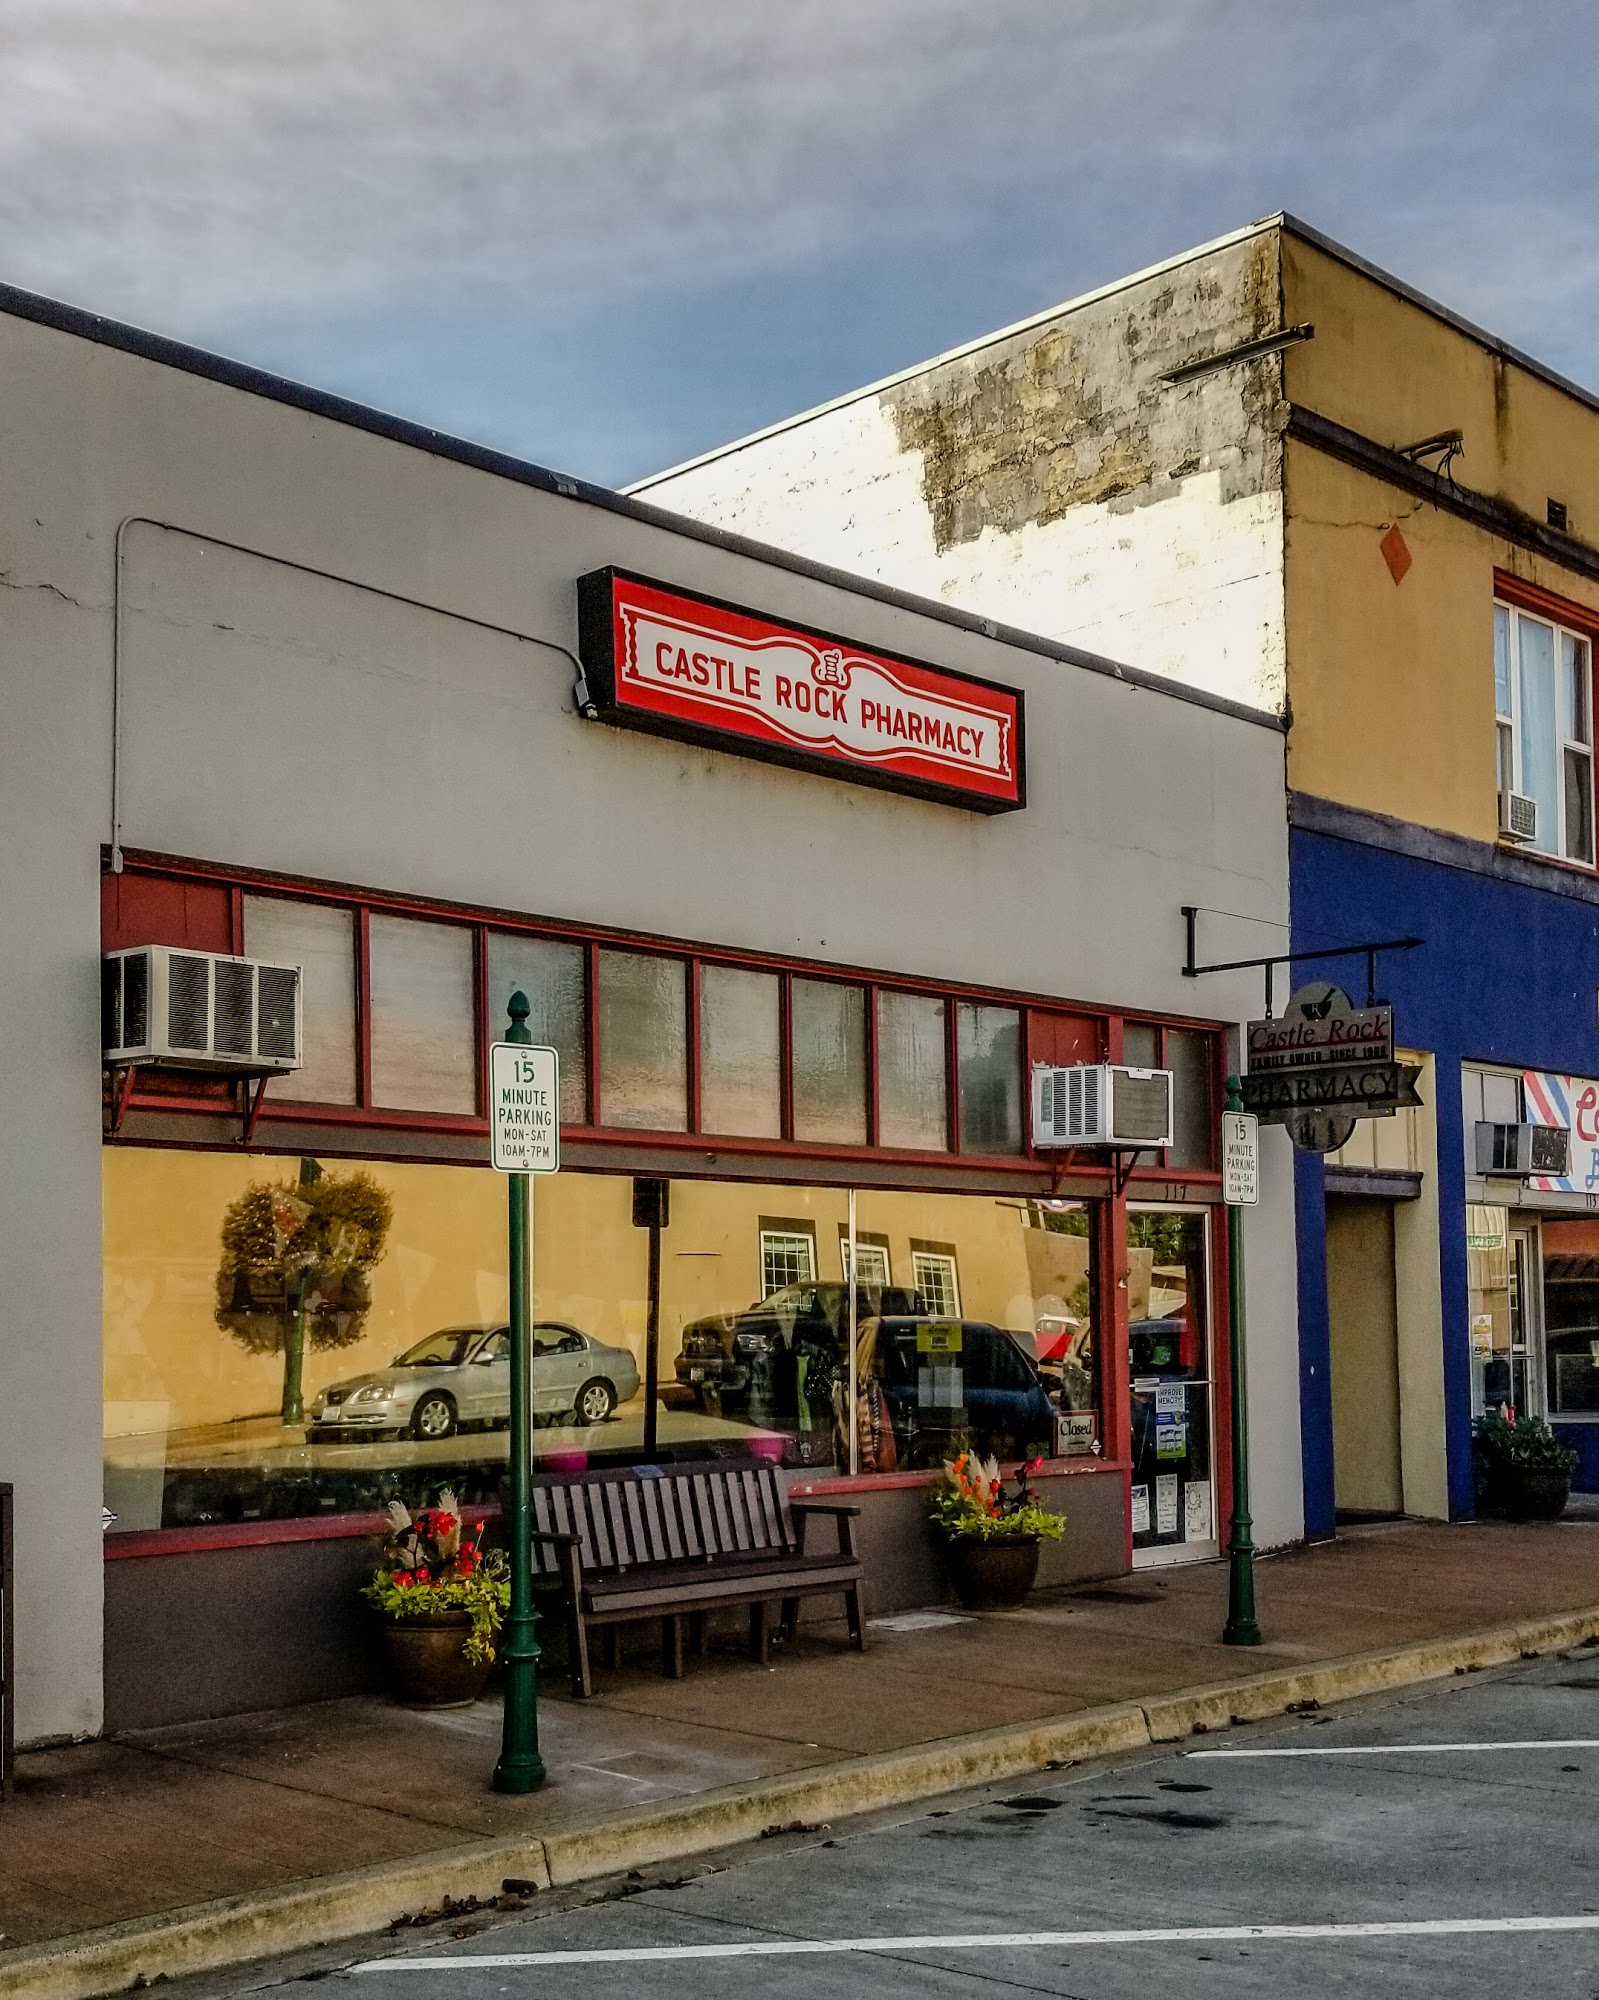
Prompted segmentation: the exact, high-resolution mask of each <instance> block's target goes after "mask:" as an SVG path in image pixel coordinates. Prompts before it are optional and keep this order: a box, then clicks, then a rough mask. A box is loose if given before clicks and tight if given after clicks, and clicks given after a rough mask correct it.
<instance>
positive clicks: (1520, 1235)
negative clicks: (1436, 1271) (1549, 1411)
mask: <svg viewBox="0 0 1599 2000" xmlns="http://www.w3.org/2000/svg"><path fill="white" fill-rule="evenodd" d="M1466 1263H1467V1275H1468V1281H1469V1285H1470V1303H1471V1410H1472V1415H1473V1416H1477V1417H1480V1416H1483V1415H1484V1414H1486V1413H1487V1412H1488V1411H1490V1410H1506V1409H1513V1410H1514V1411H1515V1412H1516V1414H1517V1416H1523V1417H1526V1416H1534V1417H1535V1416H1542V1414H1543V1377H1542V1370H1541V1368H1540V1367H1539V1363H1538V1356H1539V1352H1540V1349H1541V1346H1542V1331H1543V1328H1542V1314H1541V1312H1540V1303H1541V1288H1540V1282H1539V1279H1540V1269H1541V1267H1540V1262H1539V1252H1538V1232H1537V1229H1536V1227H1535V1226H1532V1225H1522V1224H1519V1223H1513V1222H1512V1220H1511V1211H1510V1210H1509V1209H1504V1208H1489V1207H1480V1206H1477V1205H1475V1204H1473V1205H1472V1206H1471V1207H1469V1208H1468V1209H1467V1211H1466Z"/></svg>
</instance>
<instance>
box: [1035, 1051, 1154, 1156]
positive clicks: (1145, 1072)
mask: <svg viewBox="0 0 1599 2000" xmlns="http://www.w3.org/2000/svg"><path fill="white" fill-rule="evenodd" d="M1171 1121H1172V1073H1171V1071H1170V1070H1169V1069H1125V1068H1123V1067H1122V1066H1121V1065H1120V1064H1117V1063H1086V1064H1081V1065H1079V1066H1078V1067H1076V1068H1074V1069H1050V1068H1047V1067H1045V1066H1043V1065H1042V1064H1041V1065H1040V1066H1039V1067H1038V1068H1037V1069H1035V1070H1034V1071H1033V1144H1034V1145H1035V1146H1040V1147H1042V1146H1119V1147H1122V1148H1123V1149H1125V1150H1129V1151H1137V1152H1142V1151H1143V1150H1144V1149H1145V1148H1146V1147H1147V1148H1151V1149H1153V1148H1156V1147H1163V1146H1169V1145H1170V1144H1171V1142H1172V1123H1171Z"/></svg>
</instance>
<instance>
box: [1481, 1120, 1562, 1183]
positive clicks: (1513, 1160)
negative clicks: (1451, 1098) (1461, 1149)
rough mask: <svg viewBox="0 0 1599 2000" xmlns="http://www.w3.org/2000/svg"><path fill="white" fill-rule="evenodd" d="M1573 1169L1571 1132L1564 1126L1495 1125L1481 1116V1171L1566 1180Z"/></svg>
mask: <svg viewBox="0 0 1599 2000" xmlns="http://www.w3.org/2000/svg"><path fill="white" fill-rule="evenodd" d="M1570 1171H1571V1134H1570V1132H1568V1131H1567V1129H1566V1127H1565V1126H1564V1125H1495V1124H1493V1123H1491V1122H1490V1121H1489V1120H1487V1119H1481V1118H1480V1119H1478V1121H1477V1172H1478V1173H1479V1174H1483V1175H1488V1174H1496V1175H1500V1176H1502V1177H1504V1178H1507V1179H1512V1180H1530V1179H1532V1178H1533V1177H1534V1176H1535V1175H1536V1176H1537V1177H1538V1178H1540V1179H1543V1178H1548V1179H1550V1180H1563V1179H1564V1178H1565V1176H1566V1175H1567V1174H1568V1173H1570Z"/></svg>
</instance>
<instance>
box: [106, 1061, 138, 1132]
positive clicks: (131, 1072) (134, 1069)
mask: <svg viewBox="0 0 1599 2000" xmlns="http://www.w3.org/2000/svg"><path fill="white" fill-rule="evenodd" d="M138 1071H139V1065H138V1064H137V1063H125V1064H124V1065H123V1066H122V1068H121V1069H119V1070H118V1071H117V1074H116V1080H115V1081H114V1082H113V1084H112V1086H111V1136H112V1138H113V1139H114V1138H115V1137H116V1136H117V1134H118V1133H119V1132H120V1131H121V1130H122V1121H123V1119H124V1118H125V1117H126V1116H127V1115H128V1100H129V1099H130V1098H131V1097H132V1095H133V1079H134V1077H135V1076H137V1074H138Z"/></svg>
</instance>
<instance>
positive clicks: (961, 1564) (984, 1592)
mask: <svg viewBox="0 0 1599 2000" xmlns="http://www.w3.org/2000/svg"><path fill="white" fill-rule="evenodd" d="M1038 1548H1039V1538H1038V1536H1037V1535H992V1536H978V1535H951V1536H950V1537H949V1539H948V1540H947V1541H946V1542H945V1544H944V1559H945V1561H946V1563H947V1564H948V1565H949V1580H950V1582H951V1583H952V1584H954V1586H955V1595H956V1596H957V1597H958V1598H959V1599H960V1601H961V1603H962V1604H963V1605H965V1607H966V1609H967V1610H968V1611H1000V1610H1004V1609H1005V1608H1006V1607H1008V1606H1010V1605H1013V1604H1020V1603H1021V1602H1022V1601H1023V1599H1024V1598H1025V1597H1026V1596H1027V1593H1028V1592H1029V1591H1030V1590H1031V1589H1032V1587H1033V1585H1034V1584H1035V1583H1036V1582H1037V1581H1038Z"/></svg>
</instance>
